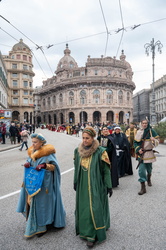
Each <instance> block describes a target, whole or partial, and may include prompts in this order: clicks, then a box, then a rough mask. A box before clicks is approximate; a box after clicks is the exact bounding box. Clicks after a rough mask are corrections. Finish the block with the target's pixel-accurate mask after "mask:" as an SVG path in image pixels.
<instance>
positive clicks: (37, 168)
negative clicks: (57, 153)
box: [36, 163, 46, 171]
mask: <svg viewBox="0 0 166 250" xmlns="http://www.w3.org/2000/svg"><path fill="white" fill-rule="evenodd" d="M41 169H46V163H42V164H39V165H37V166H36V170H37V171H40V170H41Z"/></svg>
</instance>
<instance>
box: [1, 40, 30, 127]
mask: <svg viewBox="0 0 166 250" xmlns="http://www.w3.org/2000/svg"><path fill="white" fill-rule="evenodd" d="M3 60H4V63H5V65H6V69H7V80H8V85H9V91H8V104H9V109H11V110H12V120H18V121H19V122H22V123H23V122H24V121H26V122H29V123H33V110H34V104H33V77H34V75H35V74H34V72H33V70H32V69H33V64H32V53H31V50H30V48H29V47H28V46H27V45H26V44H25V43H23V40H22V39H20V42H19V43H17V44H15V45H14V46H13V48H12V50H11V51H10V52H9V55H8V56H6V55H5V56H3Z"/></svg>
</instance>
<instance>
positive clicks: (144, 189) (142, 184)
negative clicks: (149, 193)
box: [138, 182, 146, 195]
mask: <svg viewBox="0 0 166 250" xmlns="http://www.w3.org/2000/svg"><path fill="white" fill-rule="evenodd" d="M145 193H146V187H145V182H141V190H140V191H139V192H138V194H139V195H142V194H145Z"/></svg>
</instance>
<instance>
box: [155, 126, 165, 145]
mask: <svg viewBox="0 0 166 250" xmlns="http://www.w3.org/2000/svg"><path fill="white" fill-rule="evenodd" d="M154 130H155V131H156V133H157V134H158V135H159V137H160V143H164V140H165V139H166V122H160V123H158V124H157V125H155V127H154Z"/></svg>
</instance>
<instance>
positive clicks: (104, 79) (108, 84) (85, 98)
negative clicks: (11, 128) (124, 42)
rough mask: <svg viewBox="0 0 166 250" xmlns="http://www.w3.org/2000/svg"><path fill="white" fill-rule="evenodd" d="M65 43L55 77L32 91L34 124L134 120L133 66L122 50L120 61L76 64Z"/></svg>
mask: <svg viewBox="0 0 166 250" xmlns="http://www.w3.org/2000/svg"><path fill="white" fill-rule="evenodd" d="M70 54H71V51H70V50H69V48H68V44H66V49H65V50H64V56H63V57H62V58H61V60H60V61H59V63H58V66H57V69H56V71H55V73H56V76H53V77H52V78H50V79H47V80H46V81H44V82H43V85H42V87H41V88H36V89H35V91H34V100H35V101H34V102H35V114H34V119H35V123H39V122H41V123H47V124H55V125H56V124H67V123H72V124H78V123H80V124H83V123H87V122H90V123H93V124H96V123H107V122H112V123H114V122H115V123H128V122H129V121H132V120H133V104H132V97H133V90H134V89H135V84H134V82H133V81H132V75H133V72H132V69H131V66H130V64H129V63H128V62H127V61H126V60H125V58H126V56H125V55H124V53H123V51H122V54H121V56H120V60H117V59H115V58H112V57H103V56H101V58H91V57H90V56H88V59H87V62H86V65H85V67H78V65H77V62H76V61H75V59H74V58H73V57H72V56H71V55H70Z"/></svg>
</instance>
